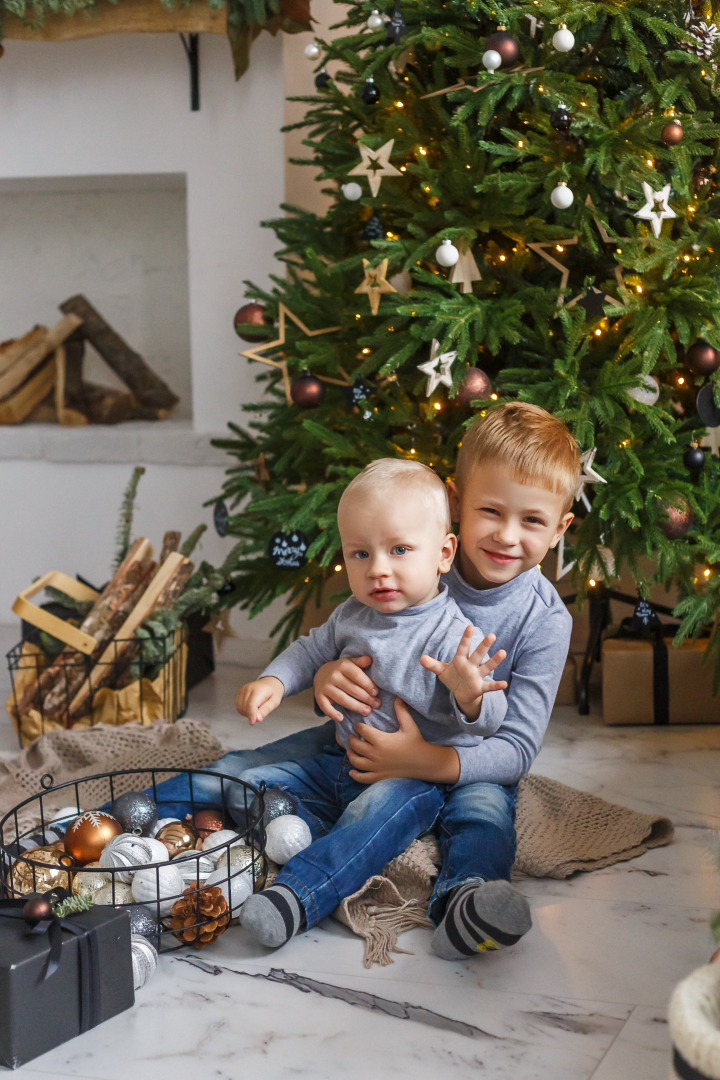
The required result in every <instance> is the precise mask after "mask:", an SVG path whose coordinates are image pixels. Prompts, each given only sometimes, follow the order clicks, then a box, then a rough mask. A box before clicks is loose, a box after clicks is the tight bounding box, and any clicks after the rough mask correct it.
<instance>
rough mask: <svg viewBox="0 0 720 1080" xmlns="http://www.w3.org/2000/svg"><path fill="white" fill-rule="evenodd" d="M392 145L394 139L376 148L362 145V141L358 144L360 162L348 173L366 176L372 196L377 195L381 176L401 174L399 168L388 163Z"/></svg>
mask: <svg viewBox="0 0 720 1080" xmlns="http://www.w3.org/2000/svg"><path fill="white" fill-rule="evenodd" d="M394 145H395V140H394V139H389V140H388V142H386V143H383V145H382V146H381V147H379V148H378V149H377V150H372V149H371V148H370V147H369V146H364V145H363V144H362V143H360V144H359V146H358V149H359V150H360V159H361V160H360V164H359V165H356V166H355V167H354V168H353V169H351V170H350V172H349V174H348V175H350V176H367V178H368V183H369V185H370V191H371V193H372V195H373V196H374V197H377V193H378V192H379V190H380V185H381V183H382V178H383V176H402V173H401V172H400V170H399V169H396V168H395V166H394V165H391V164H390V155H391V154H392V150H393V146H394Z"/></svg>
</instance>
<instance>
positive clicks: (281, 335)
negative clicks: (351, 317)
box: [240, 303, 342, 405]
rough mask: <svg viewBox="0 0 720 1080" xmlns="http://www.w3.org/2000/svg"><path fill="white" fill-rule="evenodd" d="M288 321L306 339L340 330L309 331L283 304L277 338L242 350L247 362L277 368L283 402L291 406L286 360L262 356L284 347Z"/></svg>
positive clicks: (326, 327)
mask: <svg viewBox="0 0 720 1080" xmlns="http://www.w3.org/2000/svg"><path fill="white" fill-rule="evenodd" d="M287 319H290V320H291V321H292V322H294V323H295V325H296V326H297V327H298V329H299V330H300V331H301V332H302V333H303V334H305V336H306V337H318V336H319V335H320V334H332V333H334V332H335V331H336V330H340V329H342V328H341V327H340V326H325V327H323V328H322V329H321V330H310V329H309V328H308V327H307V326H306V325H305V323H304V322H303V321H302V320H301V319H298V317H297V315H293V313H292V311H290V309H289V308H288V307H286V306H285V304H283V303H280V304H278V336H277V337H276V338H275V340H274V341H268V342H266V343H265V344H264V345H259V346H258V347H257V348H255V349H244V350H243V351H242V352H241V353H240V355H241V356H245V357H247V359H248V360H257V361H258V362H259V363H260V364H267V365H268V366H269V367H274V368H277V370H278V371H280V372H281V373H282V380H283V389H284V390H285V400H286V401H287V403H288V405H292V404H293V400H292V397H291V396H290V376H289V375H288V369H287V360H284V359H283V360H273V359H271V358H270V357H268V356H265V355H264V354H265V353H266V352H271V351H272V350H274V349H277V348H278V347H279V346H284V345H285V335H286V322H287Z"/></svg>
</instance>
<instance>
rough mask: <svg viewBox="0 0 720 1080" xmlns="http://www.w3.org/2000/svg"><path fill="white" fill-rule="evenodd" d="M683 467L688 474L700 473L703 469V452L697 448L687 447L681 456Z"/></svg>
mask: <svg viewBox="0 0 720 1080" xmlns="http://www.w3.org/2000/svg"><path fill="white" fill-rule="evenodd" d="M683 465H684V466H685V468H686V469H687V470H688V472H691V473H699V472H702V470H703V469H704V468H705V452H704V451H703V450H702V449H701V448H700V447H699V446H688V448H687V450H686V451H685V453H684V454H683Z"/></svg>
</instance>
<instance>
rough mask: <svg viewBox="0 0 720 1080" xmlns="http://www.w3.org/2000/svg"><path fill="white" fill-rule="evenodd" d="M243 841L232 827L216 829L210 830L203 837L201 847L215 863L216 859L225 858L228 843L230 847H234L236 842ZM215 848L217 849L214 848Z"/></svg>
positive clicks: (242, 842)
mask: <svg viewBox="0 0 720 1080" xmlns="http://www.w3.org/2000/svg"><path fill="white" fill-rule="evenodd" d="M244 843H245V841H244V840H243V838H242V836H238V834H237V833H236V832H233V830H232V829H218V831H217V832H211V833H210V835H209V836H206V837H205V839H204V840H203V843H202V849H203V851H204V852H205V854H206V855H207V856H208V857H209V858H211V859H212V861H213V862H214V863H216V862H217V861H218V859H222V858H227V851H228V844H229V845H230V847H235V845H236V844H244ZM215 848H217V850H214V849H215Z"/></svg>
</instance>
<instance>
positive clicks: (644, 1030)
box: [592, 1005, 672, 1080]
mask: <svg viewBox="0 0 720 1080" xmlns="http://www.w3.org/2000/svg"><path fill="white" fill-rule="evenodd" d="M671 1060H672V1048H671V1044H670V1036H669V1033H668V1025H667V1020H666V1018H665V1013H664V1010H662V1009H646V1008H643V1007H642V1006H640V1005H639V1006H638V1007H637V1008H636V1009H633V1011H632V1013H631V1015H630V1018H629V1019H628V1021H627V1023H626V1024H625V1025H624V1027H623V1029H622V1031H621V1032H620V1034H619V1035H618V1037H617V1039H615V1042H614V1043H613V1044H612V1046H611V1047H610V1049H609V1050H608V1052H607V1053H606V1054H605V1057H604V1058H603V1059H602V1061H601V1062H600V1064H599V1065H598V1067H597V1069H596V1070H595V1072H594V1073H593V1074H592V1080H625V1078H628V1080H629V1078H630V1077H632V1080H665V1077H668V1076H670V1062H671Z"/></svg>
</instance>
